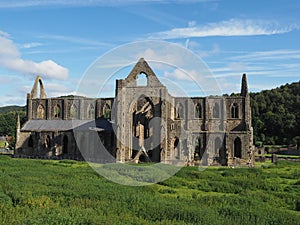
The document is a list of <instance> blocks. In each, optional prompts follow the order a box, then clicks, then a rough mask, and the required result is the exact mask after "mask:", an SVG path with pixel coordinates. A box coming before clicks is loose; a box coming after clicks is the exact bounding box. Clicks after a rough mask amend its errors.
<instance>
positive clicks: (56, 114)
mask: <svg viewBox="0 0 300 225" xmlns="http://www.w3.org/2000/svg"><path fill="white" fill-rule="evenodd" d="M53 111H54V118H60V116H61V109H60V105H58V104H57V105H55V106H54V109H53Z"/></svg>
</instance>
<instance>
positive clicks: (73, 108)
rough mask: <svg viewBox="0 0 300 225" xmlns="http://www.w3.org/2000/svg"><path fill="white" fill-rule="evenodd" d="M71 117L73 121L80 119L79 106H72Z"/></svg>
mask: <svg viewBox="0 0 300 225" xmlns="http://www.w3.org/2000/svg"><path fill="white" fill-rule="evenodd" d="M70 116H71V118H72V119H77V117H78V110H77V106H76V105H75V104H72V105H71V108H70Z"/></svg>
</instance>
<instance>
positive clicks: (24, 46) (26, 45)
mask: <svg viewBox="0 0 300 225" xmlns="http://www.w3.org/2000/svg"><path fill="white" fill-rule="evenodd" d="M42 45H43V44H42V43H38V42H31V43H25V44H23V45H22V48H35V47H39V46H42Z"/></svg>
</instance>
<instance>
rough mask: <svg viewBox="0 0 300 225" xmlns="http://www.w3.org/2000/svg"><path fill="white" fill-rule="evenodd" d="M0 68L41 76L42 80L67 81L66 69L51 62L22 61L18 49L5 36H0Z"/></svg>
mask: <svg viewBox="0 0 300 225" xmlns="http://www.w3.org/2000/svg"><path fill="white" fill-rule="evenodd" d="M4 34H5V33H4ZM0 66H3V67H4V68H6V69H8V70H12V71H16V72H20V73H22V74H28V75H42V76H43V77H44V78H54V79H67V78H68V73H69V71H68V69H67V68H64V67H62V66H60V65H58V64H57V63H55V62H54V61H52V60H45V61H42V62H38V63H37V62H34V61H31V60H26V59H23V58H22V57H21V53H20V51H19V49H18V48H17V46H16V45H15V44H14V43H13V41H12V40H10V39H9V38H8V37H7V35H0Z"/></svg>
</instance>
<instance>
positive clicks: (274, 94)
mask: <svg viewBox="0 0 300 225" xmlns="http://www.w3.org/2000/svg"><path fill="white" fill-rule="evenodd" d="M250 96H251V108H252V126H253V130H254V140H255V142H256V143H257V142H262V143H263V144H268V145H274V144H281V145H282V144H298V146H299V142H300V81H299V82H295V83H292V84H286V85H282V86H280V87H278V88H275V89H272V90H266V91H261V92H259V93H251V94H250Z"/></svg>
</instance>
